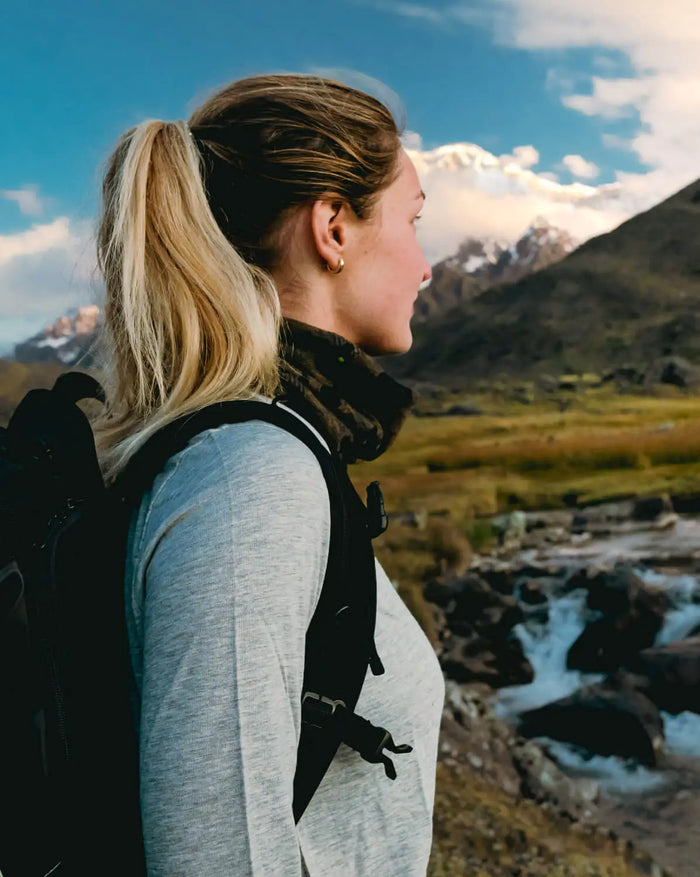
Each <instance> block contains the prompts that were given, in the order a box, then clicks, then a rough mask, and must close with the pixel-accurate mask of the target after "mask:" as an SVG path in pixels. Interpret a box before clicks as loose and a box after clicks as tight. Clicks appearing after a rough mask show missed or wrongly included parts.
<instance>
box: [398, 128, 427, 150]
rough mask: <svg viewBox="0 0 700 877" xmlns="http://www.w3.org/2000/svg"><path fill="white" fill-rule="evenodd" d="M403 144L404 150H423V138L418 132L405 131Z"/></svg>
mask: <svg viewBox="0 0 700 877" xmlns="http://www.w3.org/2000/svg"><path fill="white" fill-rule="evenodd" d="M401 143H402V145H403V147H404V149H422V148H423V138H422V137H421V136H420V134H419V133H418V132H417V131H404V133H403V135H402V136H401Z"/></svg>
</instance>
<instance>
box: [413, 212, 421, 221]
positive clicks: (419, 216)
mask: <svg viewBox="0 0 700 877" xmlns="http://www.w3.org/2000/svg"><path fill="white" fill-rule="evenodd" d="M422 216H423V214H422V213H419V214H418V216H414V217H413V221H414V222H415V220H416V219H420V218H421V217H422Z"/></svg>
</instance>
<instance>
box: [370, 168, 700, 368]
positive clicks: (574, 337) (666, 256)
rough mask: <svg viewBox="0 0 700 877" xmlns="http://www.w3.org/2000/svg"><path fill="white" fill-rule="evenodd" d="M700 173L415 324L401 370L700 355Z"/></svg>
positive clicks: (597, 363) (639, 361) (394, 364)
mask: <svg viewBox="0 0 700 877" xmlns="http://www.w3.org/2000/svg"><path fill="white" fill-rule="evenodd" d="M699 314H700V180H698V181H696V182H694V183H692V184H691V185H690V186H688V187H686V188H685V189H683V190H681V191H680V192H678V193H677V194H675V195H673V196H672V197H671V198H669V199H667V200H666V201H664V202H662V203H661V204H659V205H657V206H656V207H653V208H652V209H651V210H649V211H647V212H645V213H642V214H639V215H638V216H635V217H633V218H632V219H630V220H628V221H627V222H625V223H623V224H622V225H621V226H620V227H619V228H617V229H615V230H614V231H612V232H610V233H608V234H605V235H601V236H599V237H597V238H593V239H591V240H589V241H587V242H586V243H585V244H584V245H582V246H581V247H580V248H579V249H578V250H576V251H575V252H574V253H572V254H571V255H570V256H568V257H567V258H566V259H564V260H563V261H562V262H559V263H558V264H556V265H552V266H551V267H549V268H546V269H544V270H543V271H540V272H538V273H536V274H532V275H530V276H528V277H526V278H525V279H523V280H521V281H519V282H518V283H514V284H509V285H503V286H499V287H496V288H494V289H491V290H489V291H488V292H487V293H485V294H482V295H480V296H478V297H476V298H473V299H471V300H470V301H467V302H463V303H461V304H460V305H459V306H458V307H456V308H453V309H452V310H451V311H450V312H449V313H447V314H445V315H443V316H442V317H440V318H439V319H436V320H435V321H432V322H431V321H429V322H427V323H426V324H425V325H420V324H419V325H417V326H416V327H415V341H414V345H413V348H412V350H411V351H410V353H408V354H406V355H405V356H402V357H397V358H394V359H387V360H386V362H385V365H386V366H387V368H388V369H389V370H390V371H391V372H392V373H394V374H396V375H397V376H399V377H412V378H416V379H418V378H420V379H430V380H432V381H439V382H441V383H445V384H462V383H464V382H465V381H468V380H469V379H474V378H496V377H504V378H515V379H517V378H523V377H534V376H536V375H538V374H541V373H543V372H544V373H554V374H560V373H562V372H570V371H578V372H600V371H602V370H605V369H610V368H615V367H618V366H621V365H628V364H629V365H635V366H637V367H640V368H644V369H646V368H648V367H649V366H650V363H656V362H658V361H659V359H660V358H662V357H665V356H670V355H675V356H682V357H686V358H688V359H690V360H695V361H700V317H699V316H698V315H699Z"/></svg>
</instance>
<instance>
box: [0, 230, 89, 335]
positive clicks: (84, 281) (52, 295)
mask: <svg viewBox="0 0 700 877" xmlns="http://www.w3.org/2000/svg"><path fill="white" fill-rule="evenodd" d="M98 295H99V284H98V283H97V281H96V272H95V256H94V240H93V232H92V223H89V222H76V221H74V220H70V219H69V218H68V217H65V216H63V217H59V218H58V219H55V220H54V221H53V222H48V223H44V224H36V225H33V226H32V227H31V228H29V229H26V230H25V231H21V232H17V233H15V234H5V235H0V351H2V352H7V349H9V347H10V346H11V344H12V343H16V342H17V341H22V340H24V338H26V337H28V335H31V334H33V333H35V332H38V331H39V330H40V329H42V328H43V326H44V325H45V324H46V323H47V322H49V321H53V320H55V319H56V318H57V317H58V316H60V315H61V314H62V313H64V312H65V311H66V310H67V309H68V308H73V307H78V306H80V305H83V304H86V303H88V302H91V301H94V300H95V298H96V297H97V296H98Z"/></svg>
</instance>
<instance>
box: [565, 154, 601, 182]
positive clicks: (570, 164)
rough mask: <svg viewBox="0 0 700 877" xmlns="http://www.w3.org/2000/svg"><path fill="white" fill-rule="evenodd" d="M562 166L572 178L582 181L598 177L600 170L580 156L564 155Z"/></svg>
mask: <svg viewBox="0 0 700 877" xmlns="http://www.w3.org/2000/svg"><path fill="white" fill-rule="evenodd" d="M561 163H562V166H563V167H564V168H565V169H566V170H567V171H569V173H570V174H572V175H573V176H574V177H579V179H582V180H594V179H595V178H596V177H597V176H600V168H599V167H598V165H597V164H595V163H594V162H592V161H586V159H585V158H584V157H583V156H582V155H565V156H564V158H562V160H561Z"/></svg>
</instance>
